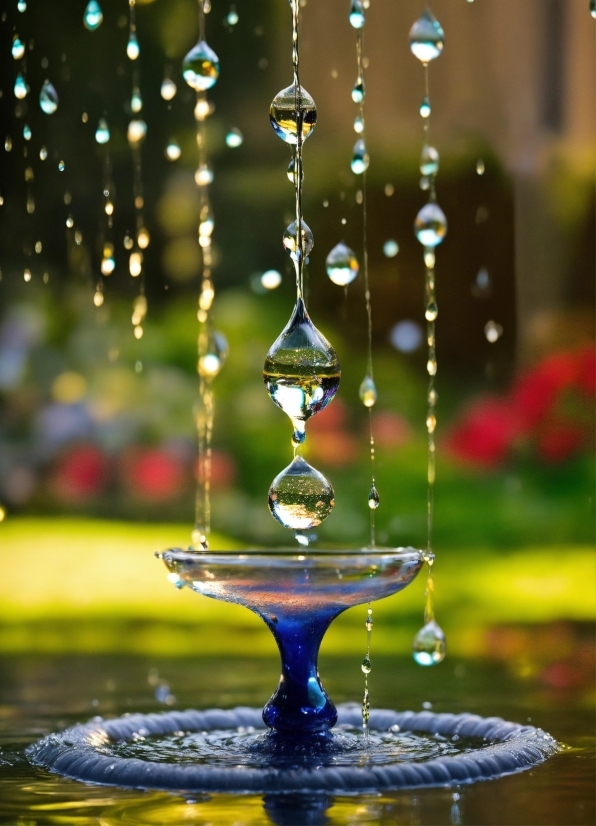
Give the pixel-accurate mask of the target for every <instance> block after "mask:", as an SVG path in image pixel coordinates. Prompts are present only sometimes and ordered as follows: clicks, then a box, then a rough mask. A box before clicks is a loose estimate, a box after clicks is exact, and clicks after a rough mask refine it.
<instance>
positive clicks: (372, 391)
mask: <svg viewBox="0 0 596 826" xmlns="http://www.w3.org/2000/svg"><path fill="white" fill-rule="evenodd" d="M358 395H359V396H360V401H361V402H362V404H363V405H364V406H365V407H374V405H375V404H376V401H377V387H376V385H375V383H374V381H373V378H372V376H365V377H364V378H363V380H362V384H361V385H360V390H359V391H358Z"/></svg>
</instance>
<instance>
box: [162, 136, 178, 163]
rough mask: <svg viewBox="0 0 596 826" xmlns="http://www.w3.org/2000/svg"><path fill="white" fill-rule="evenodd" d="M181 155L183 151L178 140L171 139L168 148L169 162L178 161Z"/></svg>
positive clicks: (167, 156)
mask: <svg viewBox="0 0 596 826" xmlns="http://www.w3.org/2000/svg"><path fill="white" fill-rule="evenodd" d="M181 154H182V150H181V149H180V144H179V143H178V141H177V140H176V138H170V140H169V141H168V145H167V146H166V158H167V159H168V160H169V161H177V160H178V158H179V157H180V155H181Z"/></svg>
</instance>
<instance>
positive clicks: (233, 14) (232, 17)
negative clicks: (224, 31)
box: [226, 6, 240, 26]
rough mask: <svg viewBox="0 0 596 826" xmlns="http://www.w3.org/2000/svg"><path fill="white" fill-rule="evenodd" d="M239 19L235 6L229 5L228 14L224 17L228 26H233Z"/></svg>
mask: <svg viewBox="0 0 596 826" xmlns="http://www.w3.org/2000/svg"><path fill="white" fill-rule="evenodd" d="M239 19H240V18H239V17H238V12H237V11H236V6H230V11H229V12H228V16H227V17H226V20H227V23H228V26H235V25H236V23H237V22H238V20H239Z"/></svg>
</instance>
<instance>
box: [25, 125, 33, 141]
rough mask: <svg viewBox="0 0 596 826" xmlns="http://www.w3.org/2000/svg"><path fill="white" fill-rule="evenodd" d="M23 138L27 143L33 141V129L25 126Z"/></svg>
mask: <svg viewBox="0 0 596 826" xmlns="http://www.w3.org/2000/svg"><path fill="white" fill-rule="evenodd" d="M23 137H24V138H25V140H26V141H30V140H31V127H29V126H28V125H27V124H25V125H24V126H23Z"/></svg>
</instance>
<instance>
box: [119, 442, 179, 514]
mask: <svg viewBox="0 0 596 826" xmlns="http://www.w3.org/2000/svg"><path fill="white" fill-rule="evenodd" d="M123 472H124V481H125V484H127V486H128V487H129V488H130V489H131V491H132V492H133V493H134V494H135V495H136V496H138V497H139V498H141V499H146V500H149V501H154V502H159V501H163V500H167V499H172V498H174V497H175V496H176V495H177V494H179V493H180V491H181V489H182V486H183V484H184V477H185V469H184V465H183V462H182V460H181V459H180V458H179V457H178V456H176V455H174V454H172V453H168V452H167V451H165V450H162V449H160V448H131V450H129V451H128V452H127V454H125V456H124V460H123Z"/></svg>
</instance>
